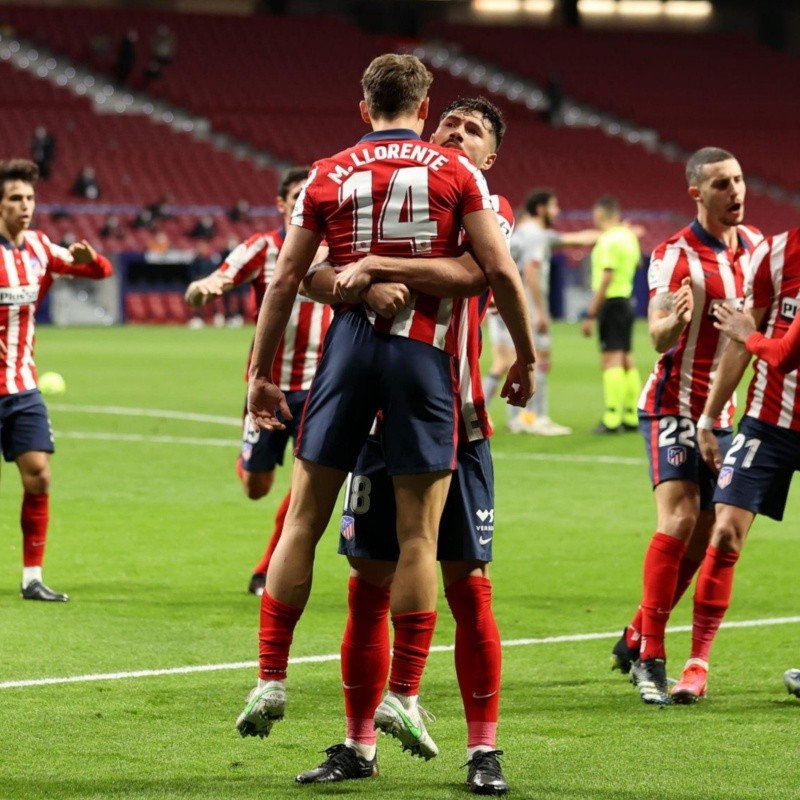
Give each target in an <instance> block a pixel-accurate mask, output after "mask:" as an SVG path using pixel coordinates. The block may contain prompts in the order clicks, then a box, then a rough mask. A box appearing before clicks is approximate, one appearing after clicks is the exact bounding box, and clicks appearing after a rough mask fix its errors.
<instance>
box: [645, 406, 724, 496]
mask: <svg viewBox="0 0 800 800" xmlns="http://www.w3.org/2000/svg"><path fill="white" fill-rule="evenodd" d="M639 431H640V432H641V434H642V436H643V437H644V445H645V450H646V451H647V461H648V465H649V467H650V480H651V481H652V483H653V488H655V487H656V486H658V485H659V484H660V483H664V482H665V481H691V482H692V483H696V484H697V485H698V486H699V487H700V508H702V509H703V510H704V511H710V510H711V509H713V507H714V501H713V497H714V485H715V484H716V480H717V479H716V476H715V475H714V473H713V472H711V470H710V469H709V468H708V467H707V466H706V462H705V461H703V459H702V458H701V456H700V450H699V449H698V447H697V426H696V425H695V423H694V420H692V419H690V418H689V417H675V416H662V417H651V416H649V415H647V414H643V413H642V412H641V411H640V412H639ZM714 435H715V436H716V437H717V441H718V442H719V450H720V453H723V454H724V453H725V452H727V450H728V448H729V447H730V444H731V439H732V438H733V431H732V430H731V429H729V428H726V429H715V430H714Z"/></svg>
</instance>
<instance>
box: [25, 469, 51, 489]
mask: <svg viewBox="0 0 800 800" xmlns="http://www.w3.org/2000/svg"><path fill="white" fill-rule="evenodd" d="M22 486H23V488H24V489H25V491H26V492H28V493H30V494H50V470H49V469H47V468H43V469H40V470H34V471H31V472H26V473H23V475H22Z"/></svg>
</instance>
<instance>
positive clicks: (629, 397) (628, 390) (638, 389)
mask: <svg viewBox="0 0 800 800" xmlns="http://www.w3.org/2000/svg"><path fill="white" fill-rule="evenodd" d="M632 317H633V315H632V314H631V318H632ZM629 335H630V337H631V338H632V337H633V319H631V327H630V334H629ZM623 366H624V368H625V399H624V402H623V406H622V426H623V428H624V429H625V430H626V431H636V430H639V409H638V405H639V396H640V395H641V393H642V376H641V375H640V374H639V370H638V369H637V368H636V362H635V361H634V358H633V353H631V352H630V349H628V350H627V351H626V352H625V357H624V359H623Z"/></svg>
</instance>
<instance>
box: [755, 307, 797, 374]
mask: <svg viewBox="0 0 800 800" xmlns="http://www.w3.org/2000/svg"><path fill="white" fill-rule="evenodd" d="M745 346H746V347H747V349H748V350H749V351H750V352H751V353H753V355H756V356H758V357H759V358H763V359H764V361H766V362H767V364H769V365H770V366H771V367H775V368H776V369H779V370H780V371H781V372H793V371H794V370H796V369H797V368H798V367H800V316H797V317H795V318H794V320H792V324H791V325H790V326H789V330H788V331H786V334H785V335H784V336H783V337H782V338H781V339H769V338H767V337H766V336H764V334H763V333H759V332H758V331H756V332H755V333H752V334H750V336H749V337H748V338H747V342H746V344H745Z"/></svg>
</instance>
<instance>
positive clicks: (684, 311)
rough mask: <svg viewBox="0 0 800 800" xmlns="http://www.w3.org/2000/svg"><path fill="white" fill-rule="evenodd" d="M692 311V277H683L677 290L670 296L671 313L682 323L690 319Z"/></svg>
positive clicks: (685, 323)
mask: <svg viewBox="0 0 800 800" xmlns="http://www.w3.org/2000/svg"><path fill="white" fill-rule="evenodd" d="M693 311H694V295H693V294H692V279H691V278H688V277H687V278H684V279H683V280H682V281H681V285H680V287H679V289H678V291H677V292H675V293H674V294H673V296H672V313H673V314H675V316H676V317H677V319H679V320H680V321H681V322H682V323H683V324H684V325H688V324H689V323H690V322H691V321H692V312H693Z"/></svg>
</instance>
